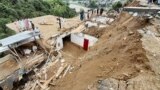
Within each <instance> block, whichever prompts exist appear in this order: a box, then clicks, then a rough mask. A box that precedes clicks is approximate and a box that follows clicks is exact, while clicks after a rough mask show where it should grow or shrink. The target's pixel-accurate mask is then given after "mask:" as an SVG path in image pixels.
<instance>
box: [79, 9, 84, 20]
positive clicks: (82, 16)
mask: <svg viewBox="0 0 160 90" xmlns="http://www.w3.org/2000/svg"><path fill="white" fill-rule="evenodd" d="M83 19H84V10H81V12H80V20H81V21H83Z"/></svg>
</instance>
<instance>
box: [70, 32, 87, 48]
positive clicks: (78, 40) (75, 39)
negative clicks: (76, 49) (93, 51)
mask: <svg viewBox="0 0 160 90" xmlns="http://www.w3.org/2000/svg"><path fill="white" fill-rule="evenodd" d="M71 42H73V43H74V44H77V45H79V46H81V47H83V43H84V38H83V37H82V36H79V35H77V34H71Z"/></svg>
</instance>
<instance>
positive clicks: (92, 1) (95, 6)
mask: <svg viewBox="0 0 160 90" xmlns="http://www.w3.org/2000/svg"><path fill="white" fill-rule="evenodd" d="M96 2H97V1H96V0H90V4H89V7H90V8H97V7H98V5H97V4H96Z"/></svg>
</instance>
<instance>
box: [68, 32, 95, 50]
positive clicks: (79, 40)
mask: <svg viewBox="0 0 160 90" xmlns="http://www.w3.org/2000/svg"><path fill="white" fill-rule="evenodd" d="M84 39H88V40H89V47H91V46H93V45H94V44H95V43H96V42H97V41H98V39H97V38H95V37H92V36H90V35H86V34H83V33H76V34H71V42H73V43H75V44H77V45H79V46H81V47H83V44H84Z"/></svg>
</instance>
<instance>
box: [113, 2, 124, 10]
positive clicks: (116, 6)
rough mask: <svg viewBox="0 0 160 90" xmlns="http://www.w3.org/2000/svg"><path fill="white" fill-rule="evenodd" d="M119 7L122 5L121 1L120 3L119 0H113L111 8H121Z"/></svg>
mask: <svg viewBox="0 0 160 90" xmlns="http://www.w3.org/2000/svg"><path fill="white" fill-rule="evenodd" d="M121 7H122V3H121V2H120V1H118V2H115V3H114V4H113V5H112V8H113V9H114V10H117V9H119V8H121Z"/></svg>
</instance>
